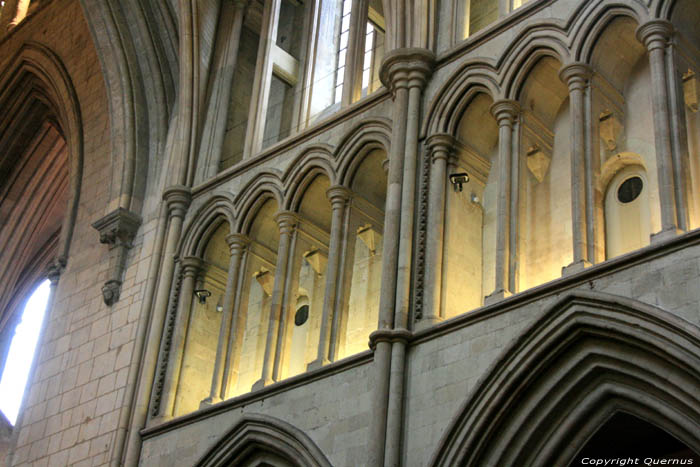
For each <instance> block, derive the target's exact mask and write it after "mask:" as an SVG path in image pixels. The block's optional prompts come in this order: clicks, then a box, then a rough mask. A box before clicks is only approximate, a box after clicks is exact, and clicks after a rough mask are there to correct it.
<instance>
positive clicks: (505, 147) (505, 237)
mask: <svg viewBox="0 0 700 467" xmlns="http://www.w3.org/2000/svg"><path fill="white" fill-rule="evenodd" d="M518 111H519V106H518V103H517V102H514V101H508V100H502V101H498V102H496V103H494V104H493V106H492V107H491V113H492V114H493V116H494V117H495V118H496V120H497V121H498V199H497V207H496V209H497V220H496V268H495V269H496V287H495V290H494V292H493V293H492V294H491V295H490V296H489V297H487V302H489V301H497V300H498V299H501V298H504V297H506V296H508V295H510V293H511V290H510V288H509V276H510V267H509V266H510V264H509V263H510V261H509V257H510V253H509V249H510V238H509V237H510V216H511V205H510V204H511V203H510V198H511V186H512V183H511V172H512V171H511V164H512V154H511V152H512V150H513V148H512V146H513V145H512V138H513V123H514V120H515V118H516V116H517V113H518Z"/></svg>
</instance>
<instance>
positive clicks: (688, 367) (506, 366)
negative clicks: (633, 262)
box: [431, 291, 700, 466]
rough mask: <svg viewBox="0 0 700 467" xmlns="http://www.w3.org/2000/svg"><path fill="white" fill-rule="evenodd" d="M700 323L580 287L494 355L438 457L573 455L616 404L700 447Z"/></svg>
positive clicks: (523, 459)
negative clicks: (580, 288)
mask: <svg viewBox="0 0 700 467" xmlns="http://www.w3.org/2000/svg"><path fill="white" fill-rule="evenodd" d="M699 377H700V329H698V327H697V326H696V325H694V324H692V323H689V322H687V321H684V320H683V319H681V318H679V317H677V316H675V315H673V314H671V313H669V312H667V311H664V310H662V309H659V308H656V307H653V306H650V305H647V304H643V303H641V302H637V301H635V300H631V299H627V298H623V297H619V296H615V295H609V294H604V293H597V292H596V293H593V292H580V291H577V292H574V293H572V294H569V295H567V296H565V297H564V298H562V299H561V300H559V301H558V302H557V303H555V304H554V305H553V306H551V307H550V308H549V310H548V311H547V312H545V314H544V316H543V317H542V318H541V319H539V320H538V321H537V322H535V323H534V324H533V325H532V326H530V328H528V329H527V330H526V331H525V332H523V334H522V335H521V336H520V337H519V338H518V339H517V340H515V341H514V342H513V343H512V344H511V346H510V347H509V348H507V349H506V351H505V352H504V353H503V354H502V355H501V357H500V358H499V359H498V360H497V361H496V362H494V364H493V365H492V366H491V368H490V370H489V371H487V373H486V376H485V377H484V379H482V380H481V382H480V383H479V384H477V386H476V388H475V389H474V390H473V392H472V393H471V395H470V396H469V397H468V399H467V401H466V403H465V404H464V405H463V406H462V408H461V409H460V410H459V412H458V415H457V416H456V417H455V419H454V420H453V422H452V425H451V427H450V429H449V430H448V431H447V432H446V433H445V435H444V436H443V439H442V441H441V443H440V447H439V449H438V451H437V452H436V454H435V456H434V457H433V462H432V463H431V465H436V466H443V465H566V464H567V463H568V462H569V461H570V460H571V459H573V458H574V456H575V455H576V453H577V452H578V450H579V449H581V447H582V446H584V445H585V443H586V441H587V440H588V439H590V437H591V436H592V435H593V434H594V433H595V432H596V430H597V429H598V428H599V427H600V426H602V425H603V424H604V423H605V422H606V421H607V420H608V419H609V418H610V417H612V416H613V415H614V414H615V413H618V412H625V413H628V414H630V415H634V416H636V417H638V418H641V419H643V420H645V421H647V422H649V423H652V424H654V425H656V426H658V427H660V428H662V429H664V430H665V431H667V432H668V433H669V434H671V435H672V436H674V437H676V438H677V439H678V440H680V441H682V442H683V443H685V444H686V445H687V446H688V447H689V448H690V449H693V450H695V451H696V452H700V436H698V427H699V426H700V396H699V395H698V393H697V391H695V390H694V389H693V388H696V387H697V381H698V378H699Z"/></svg>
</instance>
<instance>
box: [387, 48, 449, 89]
mask: <svg viewBox="0 0 700 467" xmlns="http://www.w3.org/2000/svg"><path fill="white" fill-rule="evenodd" d="M434 67H435V54H434V53H433V52H431V51H430V50H427V49H419V48H403V49H394V50H392V51H391V52H389V53H388V54H386V55H385V56H384V60H382V66H381V69H380V70H379V77H380V79H381V81H382V83H383V84H384V86H386V87H387V89H391V91H392V92H394V91H396V89H398V88H413V87H418V88H420V89H423V88H424V87H425V85H426V84H427V82H428V79H429V78H430V75H432V73H433V68H434Z"/></svg>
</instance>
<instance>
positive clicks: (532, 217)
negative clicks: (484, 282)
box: [518, 101, 573, 290]
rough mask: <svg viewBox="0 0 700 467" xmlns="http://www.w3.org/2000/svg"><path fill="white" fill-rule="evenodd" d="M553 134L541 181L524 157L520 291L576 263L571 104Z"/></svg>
mask: <svg viewBox="0 0 700 467" xmlns="http://www.w3.org/2000/svg"><path fill="white" fill-rule="evenodd" d="M553 132H554V145H553V146H552V159H551V162H550V165H549V168H548V170H547V173H546V174H545V176H544V178H543V180H542V181H538V180H537V178H535V176H534V175H533V174H532V172H530V170H529V169H528V168H527V164H526V163H525V161H524V159H525V157H526V156H525V154H521V164H520V171H521V173H520V218H519V219H518V222H519V227H520V255H519V266H520V268H519V276H520V280H519V288H518V290H526V289H529V288H531V287H534V286H536V285H539V284H543V283H545V282H548V281H550V280H552V279H556V278H557V277H560V276H561V268H562V267H564V266H567V265H568V264H571V262H572V261H573V254H572V234H571V160H570V153H571V137H570V134H571V131H570V123H569V105H568V101H566V102H565V103H564V104H563V105H562V106H561V108H560V109H559V112H558V113H557V117H556V120H555V123H554V128H553ZM523 149H527V148H523Z"/></svg>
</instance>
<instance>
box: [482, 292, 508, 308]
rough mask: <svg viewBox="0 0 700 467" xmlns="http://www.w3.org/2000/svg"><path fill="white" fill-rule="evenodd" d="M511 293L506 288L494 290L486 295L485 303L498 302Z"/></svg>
mask: <svg viewBox="0 0 700 467" xmlns="http://www.w3.org/2000/svg"><path fill="white" fill-rule="evenodd" d="M511 295H513V294H512V293H510V292H509V291H507V290H504V289H500V290H494V291H493V292H491V294H490V295H487V296H486V297H484V305H492V304H494V303H498V302H500V301H501V300H504V299H506V298H508V297H510V296H511Z"/></svg>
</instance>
